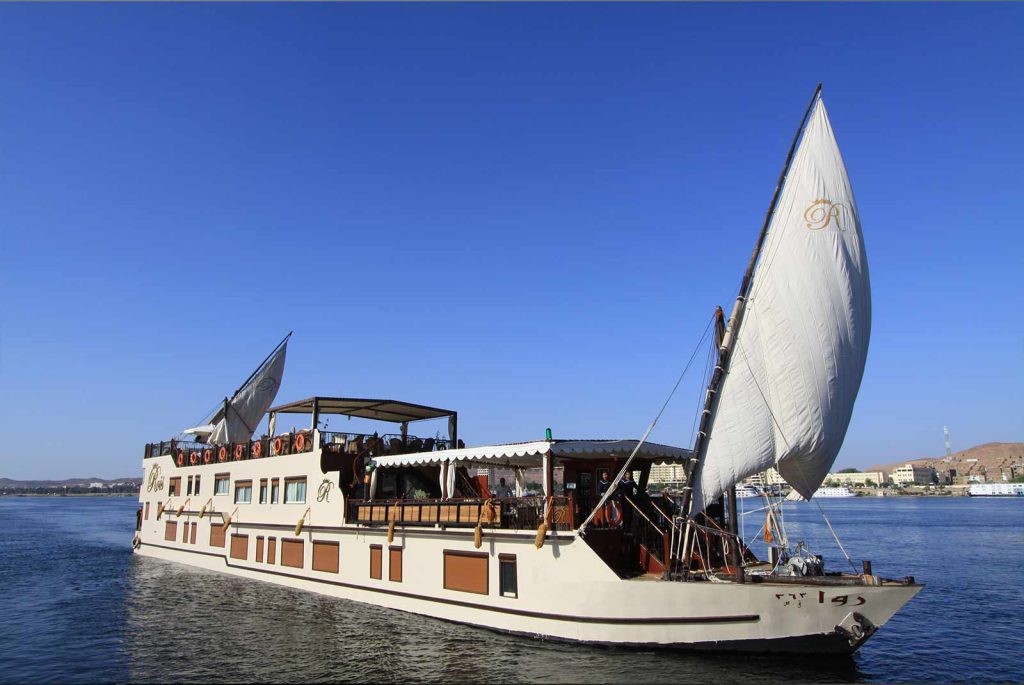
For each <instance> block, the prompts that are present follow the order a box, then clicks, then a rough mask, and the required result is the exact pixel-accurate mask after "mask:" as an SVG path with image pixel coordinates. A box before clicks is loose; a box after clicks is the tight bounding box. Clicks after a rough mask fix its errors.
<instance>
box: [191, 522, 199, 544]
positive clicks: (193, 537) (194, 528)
mask: <svg viewBox="0 0 1024 685" xmlns="http://www.w3.org/2000/svg"><path fill="white" fill-rule="evenodd" d="M198 530H199V524H198V523H193V524H192V533H191V534H190V535H189V543H191V544H193V545H194V544H196V532H197V531H198Z"/></svg>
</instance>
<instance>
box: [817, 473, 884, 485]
mask: <svg viewBox="0 0 1024 685" xmlns="http://www.w3.org/2000/svg"><path fill="white" fill-rule="evenodd" d="M829 481H831V482H833V483H835V484H836V485H868V481H870V482H871V483H873V484H874V485H885V484H886V483H888V482H889V476H887V475H886V473H885V471H858V472H857V473H830V474H828V475H827V476H825V482H826V483H828V482H829Z"/></svg>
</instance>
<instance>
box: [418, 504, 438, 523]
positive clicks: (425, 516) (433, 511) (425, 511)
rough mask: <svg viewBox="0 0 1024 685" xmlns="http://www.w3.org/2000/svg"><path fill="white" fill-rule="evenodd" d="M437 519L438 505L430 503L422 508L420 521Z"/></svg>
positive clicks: (426, 521)
mask: <svg viewBox="0 0 1024 685" xmlns="http://www.w3.org/2000/svg"><path fill="white" fill-rule="evenodd" d="M436 520H437V505H434V504H428V505H424V506H423V507H422V508H421V509H420V521H423V522H424V523H429V522H432V521H436Z"/></svg>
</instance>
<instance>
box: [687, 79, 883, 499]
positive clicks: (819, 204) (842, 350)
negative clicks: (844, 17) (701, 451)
mask: <svg viewBox="0 0 1024 685" xmlns="http://www.w3.org/2000/svg"><path fill="white" fill-rule="evenodd" d="M870 332H871V293H870V287H869V283H868V265H867V257H866V255H865V253H864V240H863V237H862V236H861V229H860V218H859V215H858V213H857V205H856V202H855V201H854V198H853V190H852V189H851V187H850V180H849V178H848V177H847V175H846V166H845V165H844V164H843V158H842V156H841V155H840V153H839V147H838V146H837V144H836V139H835V136H834V135H833V133H832V125H831V124H830V122H829V119H828V114H827V113H826V112H825V105H824V103H823V102H822V101H821V100H820V99H819V100H818V101H817V103H816V104H815V106H814V110H813V112H812V114H811V117H810V119H809V121H808V123H807V126H806V127H805V128H804V133H803V138H802V140H801V142H800V146H799V148H798V149H797V151H796V154H795V156H794V158H793V163H792V165H791V167H790V170H789V174H788V176H787V179H786V183H785V186H784V188H783V190H782V194H781V196H780V198H779V202H778V205H777V207H776V211H775V214H774V216H773V218H772V221H771V224H770V226H769V230H768V234H767V237H766V239H765V243H764V246H763V248H762V250H761V254H760V258H759V261H758V265H757V269H756V271H755V273H754V279H753V283H752V285H751V289H750V295H749V297H748V299H747V306H746V312H745V315H744V318H743V321H742V324H741V326H740V329H739V335H738V336H737V339H736V342H735V344H734V347H733V350H732V362H731V365H730V369H729V373H728V375H727V376H726V378H725V379H724V382H723V384H722V387H721V390H720V400H719V405H718V410H717V412H716V414H715V417H714V423H713V426H712V429H711V431H710V440H709V442H708V449H707V453H706V455H705V458H704V462H703V468H702V469H701V472H700V474H699V476H698V479H697V481H696V483H695V485H696V487H695V488H694V509H693V511H700V510H702V509H703V508H704V505H705V503H707V502H710V501H712V500H714V499H715V498H717V497H718V496H719V495H721V494H722V493H723V492H724V491H725V490H727V489H728V488H729V487H731V486H732V485H733V484H735V483H737V482H738V481H740V480H742V479H743V478H746V477H747V476H750V475H752V474H754V473H757V472H759V471H763V470H765V469H766V468H768V467H770V466H775V467H776V468H777V469H778V470H779V473H780V474H781V475H782V477H783V478H785V479H786V481H787V482H788V483H789V484H790V485H792V486H793V487H794V488H795V489H796V490H797V491H798V492H799V493H800V494H801V495H803V496H804V497H806V498H810V497H811V495H813V494H814V491H815V490H817V488H818V486H819V485H820V484H821V482H822V481H823V480H824V478H825V476H826V474H827V473H828V471H829V468H830V467H831V466H832V463H833V462H834V461H835V458H836V455H837V454H838V452H839V448H840V447H841V446H842V444H843V438H844V437H845V436H846V429H847V427H848V426H849V423H850V415H851V413H852V412H853V402H854V399H855V398H856V397H857V391H858V389H859V388H860V381H861V376H862V375H863V372H864V362H865V360H866V358H867V350H868V338H869V335H870Z"/></svg>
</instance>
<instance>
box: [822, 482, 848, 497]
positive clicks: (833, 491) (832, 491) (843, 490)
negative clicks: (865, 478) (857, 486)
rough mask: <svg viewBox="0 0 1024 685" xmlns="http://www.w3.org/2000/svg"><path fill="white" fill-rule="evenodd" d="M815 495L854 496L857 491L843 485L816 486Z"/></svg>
mask: <svg viewBox="0 0 1024 685" xmlns="http://www.w3.org/2000/svg"><path fill="white" fill-rule="evenodd" d="M814 496H815V497H856V496H857V493H855V492H854V491H852V490H850V488H848V487H846V486H845V485H840V486H839V487H835V488H818V489H817V491H816V492H815V493H814Z"/></svg>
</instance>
